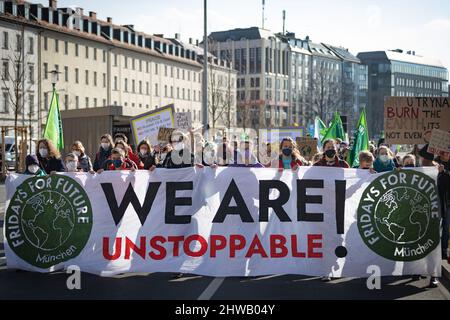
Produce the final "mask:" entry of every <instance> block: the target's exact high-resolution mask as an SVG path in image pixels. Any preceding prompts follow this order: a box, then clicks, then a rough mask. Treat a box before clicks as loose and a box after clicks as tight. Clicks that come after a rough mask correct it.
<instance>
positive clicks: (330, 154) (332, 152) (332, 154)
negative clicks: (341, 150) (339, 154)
mask: <svg viewBox="0 0 450 320" xmlns="http://www.w3.org/2000/svg"><path fill="white" fill-rule="evenodd" d="M325 156H326V157H327V158H328V159H332V158H334V157H335V156H336V150H334V149H329V150H327V151H325Z"/></svg>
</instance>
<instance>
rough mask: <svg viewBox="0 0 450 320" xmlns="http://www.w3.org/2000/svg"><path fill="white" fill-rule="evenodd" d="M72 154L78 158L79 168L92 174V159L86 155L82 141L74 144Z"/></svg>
mask: <svg viewBox="0 0 450 320" xmlns="http://www.w3.org/2000/svg"><path fill="white" fill-rule="evenodd" d="M72 153H73V154H75V155H76V156H77V157H78V168H79V169H80V170H81V171H83V172H91V171H93V170H92V162H91V158H89V156H88V155H87V154H86V153H85V149H84V146H83V144H82V143H81V141H75V142H74V143H73V144H72Z"/></svg>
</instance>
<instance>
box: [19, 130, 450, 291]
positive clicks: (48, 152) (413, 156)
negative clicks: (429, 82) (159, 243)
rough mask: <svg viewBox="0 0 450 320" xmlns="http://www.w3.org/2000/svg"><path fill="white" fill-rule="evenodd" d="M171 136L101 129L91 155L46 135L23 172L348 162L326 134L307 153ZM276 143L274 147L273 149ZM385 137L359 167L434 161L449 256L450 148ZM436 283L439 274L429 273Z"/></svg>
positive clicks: (286, 141)
mask: <svg viewBox="0 0 450 320" xmlns="http://www.w3.org/2000/svg"><path fill="white" fill-rule="evenodd" d="M169 140H170V141H167V142H166V143H159V144H157V145H155V146H152V145H151V144H150V143H149V142H148V141H146V140H144V141H141V142H140V143H139V144H138V145H137V147H136V149H135V150H133V148H132V147H131V146H130V145H129V144H128V138H127V136H126V135H124V134H121V133H118V134H116V135H115V136H114V138H113V137H112V136H111V135H110V134H104V135H102V136H101V137H100V139H99V147H98V151H97V153H96V154H95V157H94V158H93V162H92V160H91V158H90V157H89V155H87V154H86V153H85V148H84V146H83V143H82V142H81V141H75V142H74V143H73V144H72V145H71V149H70V152H69V153H67V154H66V155H65V156H64V157H61V154H60V153H59V151H58V150H57V149H56V148H55V146H54V144H53V143H52V142H51V141H50V140H47V139H42V140H39V141H38V143H37V145H36V155H28V156H27V158H26V171H25V172H24V173H25V174H29V175H37V176H45V175H47V174H53V173H55V172H89V173H91V174H101V173H102V172H104V171H111V170H130V171H135V170H149V171H153V170H154V169H155V168H165V169H177V168H184V167H193V166H196V167H198V168H203V167H206V166H208V167H211V168H217V167H225V166H229V167H249V168H277V169H278V170H297V168H298V167H301V166H315V167H335V168H344V169H346V168H350V165H349V163H348V162H347V161H346V160H347V159H348V156H349V151H350V150H349V146H348V144H347V143H346V142H345V141H342V140H340V139H330V140H326V141H324V142H323V143H322V147H321V150H317V152H313V154H312V155H311V156H310V157H307V158H305V157H304V156H302V154H301V153H300V151H299V148H298V147H297V145H296V142H295V141H294V140H293V139H291V138H283V139H281V141H280V143H279V145H275V144H272V143H264V144H261V145H260V148H259V150H258V151H256V149H257V148H255V146H254V144H253V143H252V141H250V140H248V139H247V140H245V139H244V140H243V141H241V142H240V143H238V142H237V141H232V142H230V141H229V139H228V138H227V137H223V138H222V139H221V140H220V141H219V142H218V143H217V142H215V141H207V140H206V139H205V138H204V137H203V136H202V134H200V133H193V132H189V133H184V132H181V131H175V132H173V134H172V135H171V137H170V139H169ZM274 149H278V151H277V150H274ZM392 149H393V148H391V146H390V145H388V144H386V143H385V142H384V140H383V139H381V140H380V141H378V143H375V142H373V141H372V142H371V143H370V148H369V150H367V151H362V152H360V153H359V155H358V160H359V161H356V163H358V164H359V166H358V167H357V168H359V169H363V170H369V171H370V172H371V173H382V172H388V171H392V170H400V169H402V168H411V167H436V169H437V170H438V178H437V186H438V191H439V195H440V199H441V209H442V217H443V223H442V227H443V228H442V230H443V233H442V257H443V259H447V248H448V240H449V238H448V228H449V221H448V220H449V215H450V174H449V171H450V161H449V154H448V153H446V154H441V155H440V156H438V157H435V155H434V154H431V153H429V152H428V150H427V149H428V146H427V145H425V146H421V147H420V146H414V148H413V149H412V150H411V152H410V153H408V154H406V155H405V156H403V157H400V156H398V154H396V150H395V149H394V150H392ZM432 282H433V283H434V284H436V282H437V279H434V278H432Z"/></svg>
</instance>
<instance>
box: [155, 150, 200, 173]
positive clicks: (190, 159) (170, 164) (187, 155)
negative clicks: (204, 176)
mask: <svg viewBox="0 0 450 320" xmlns="http://www.w3.org/2000/svg"><path fill="white" fill-rule="evenodd" d="M177 153H178V151H175V150H172V151H170V152H169V153H168V154H167V156H166V158H165V159H164V161H163V162H162V164H161V165H159V167H160V168H166V169H179V168H187V167H193V166H194V155H193V154H192V153H191V152H189V151H188V150H186V149H183V150H181V151H179V155H178V154H177ZM172 158H175V159H172ZM186 160H187V161H186Z"/></svg>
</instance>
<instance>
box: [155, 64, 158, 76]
mask: <svg viewBox="0 0 450 320" xmlns="http://www.w3.org/2000/svg"><path fill="white" fill-rule="evenodd" d="M155 74H156V75H157V74H158V64H157V63H155Z"/></svg>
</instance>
